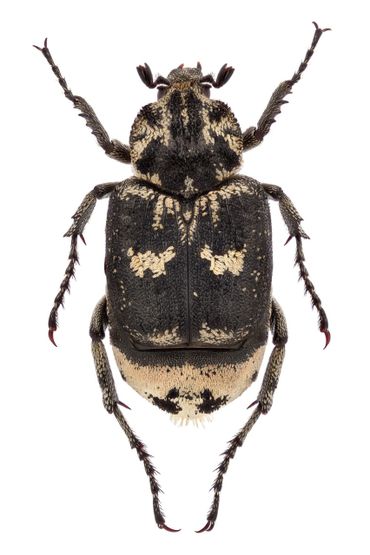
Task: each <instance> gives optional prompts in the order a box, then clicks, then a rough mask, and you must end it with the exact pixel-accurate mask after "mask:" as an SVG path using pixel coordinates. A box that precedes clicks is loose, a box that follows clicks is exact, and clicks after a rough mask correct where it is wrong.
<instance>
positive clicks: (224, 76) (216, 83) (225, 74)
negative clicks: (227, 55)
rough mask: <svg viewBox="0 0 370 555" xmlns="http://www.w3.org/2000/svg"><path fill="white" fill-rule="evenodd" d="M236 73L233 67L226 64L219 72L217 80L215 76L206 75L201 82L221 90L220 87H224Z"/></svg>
mask: <svg viewBox="0 0 370 555" xmlns="http://www.w3.org/2000/svg"><path fill="white" fill-rule="evenodd" d="M234 71H235V69H234V68H233V67H230V66H228V65H227V64H224V65H223V66H222V68H221V69H220V71H219V72H218V74H217V77H216V80H215V79H214V77H213V75H211V74H210V73H209V74H208V75H205V76H204V77H202V79H201V80H200V82H201V83H210V84H211V85H212V87H214V88H215V89H219V88H220V87H223V85H225V83H227V82H228V80H229V79H230V77H231V76H232V74H233V73H234Z"/></svg>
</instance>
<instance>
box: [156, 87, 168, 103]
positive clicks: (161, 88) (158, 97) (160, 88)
mask: <svg viewBox="0 0 370 555" xmlns="http://www.w3.org/2000/svg"><path fill="white" fill-rule="evenodd" d="M167 89H168V87H166V86H163V87H157V91H158V94H157V99H158V100H160V99H161V98H162V96H164V93H165V92H166V90H167Z"/></svg>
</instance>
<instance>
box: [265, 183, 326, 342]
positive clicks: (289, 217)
mask: <svg viewBox="0 0 370 555" xmlns="http://www.w3.org/2000/svg"><path fill="white" fill-rule="evenodd" d="M262 186H263V188H264V190H265V191H266V193H267V194H268V195H269V196H270V197H271V198H273V199H274V200H277V201H278V202H279V208H280V212H281V215H282V217H283V220H284V222H285V224H286V226H287V228H288V231H289V237H288V240H287V242H286V243H288V242H289V241H290V239H292V238H293V237H294V238H295V240H296V256H295V264H296V265H297V266H298V268H299V279H302V280H303V282H304V285H305V292H308V293H309V295H310V297H311V300H312V305H313V306H314V307H315V308H316V310H317V312H318V313H319V328H320V331H321V332H322V333H324V334H325V347H324V349H325V348H326V347H327V346H328V345H329V342H330V332H329V330H328V327H329V323H328V318H327V316H326V313H325V310H324V309H323V307H322V305H321V299H320V297H319V296H318V294H317V293H316V291H315V287H314V285H313V283H312V281H311V280H310V278H309V274H308V270H307V268H306V266H305V263H304V262H305V257H304V254H303V246H302V238H303V239H309V237H308V235H307V234H306V233H305V232H304V231H303V229H302V228H301V226H300V222H301V221H302V219H303V218H302V217H301V216H300V215H299V213H298V211H297V209H296V207H295V206H294V204H293V203H292V201H291V200H290V198H289V197H288V196H287V195H286V194H285V193H284V191H283V190H282V189H281V188H280V187H277V186H276V185H269V184H267V183H262ZM286 243H285V244H286Z"/></svg>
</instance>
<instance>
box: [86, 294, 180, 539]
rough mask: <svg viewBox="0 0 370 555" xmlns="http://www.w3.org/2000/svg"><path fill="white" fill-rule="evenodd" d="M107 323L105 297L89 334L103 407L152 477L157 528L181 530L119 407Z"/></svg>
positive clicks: (151, 467)
mask: <svg viewBox="0 0 370 555" xmlns="http://www.w3.org/2000/svg"><path fill="white" fill-rule="evenodd" d="M107 325H108V316H107V300H106V297H103V298H102V299H101V300H100V301H99V302H98V304H97V305H96V307H95V310H94V312H93V315H92V318H91V323H90V337H91V339H92V353H93V357H94V363H95V368H96V373H97V376H98V381H99V385H100V387H101V390H102V395H103V405H104V408H105V409H106V410H107V411H108V412H109V413H113V414H114V416H115V417H116V419H117V421H118V423H119V425H120V426H121V428H122V430H123V431H124V432H125V434H126V436H127V438H128V440H129V442H130V446H131V449H136V452H137V454H138V457H139V459H140V460H141V461H143V464H144V468H145V472H146V473H147V475H148V477H149V482H150V489H151V492H152V496H153V509H154V518H155V521H156V523H157V525H158V527H159V528H163V529H164V530H167V531H168V532H178V531H179V530H175V529H173V528H170V527H169V526H167V524H166V522H165V517H164V514H163V511H162V509H161V505H160V502H159V493H161V492H162V490H161V488H160V486H159V483H158V481H157V479H156V474H157V470H156V469H155V467H154V466H153V464H152V462H151V460H150V457H151V456H150V455H149V453H148V451H147V449H146V447H145V445H144V443H143V442H142V441H141V440H140V439H139V438H138V437H137V435H136V434H135V433H134V432H133V431H132V429H131V428H130V426H129V424H128V422H127V420H126V419H125V417H124V416H123V414H122V412H121V410H120V408H119V406H118V405H119V404H120V405H123V406H126V407H127V405H124V403H121V402H120V401H119V400H118V395H117V391H116V387H115V385H114V378H113V374H112V371H111V368H110V365H109V360H108V356H107V352H106V350H105V347H104V344H103V341H102V340H103V339H104V336H105V329H106V327H107ZM127 408H128V407H127Z"/></svg>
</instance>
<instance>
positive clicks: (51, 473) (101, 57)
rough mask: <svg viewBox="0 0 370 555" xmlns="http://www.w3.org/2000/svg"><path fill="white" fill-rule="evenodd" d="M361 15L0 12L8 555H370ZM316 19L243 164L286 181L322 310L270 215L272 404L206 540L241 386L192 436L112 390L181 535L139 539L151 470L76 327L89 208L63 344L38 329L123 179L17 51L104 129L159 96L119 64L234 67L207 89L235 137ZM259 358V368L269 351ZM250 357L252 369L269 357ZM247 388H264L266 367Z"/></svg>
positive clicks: (15, 7) (269, 5) (62, 7)
mask: <svg viewBox="0 0 370 555" xmlns="http://www.w3.org/2000/svg"><path fill="white" fill-rule="evenodd" d="M365 6H366V2H360V1H359V0H354V1H352V2H341V1H336V2H334V1H329V0H326V1H325V0H320V1H317V0H310V1H303V2H297V1H295V2H294V1H288V0H279V1H276V2H275V1H273V0H271V1H249V0H245V1H244V2H237V1H235V0H228V1H224V2H220V1H218V0H213V1H212V2H211V1H209V0H207V1H203V2H201V1H197V2H194V1H191V0H188V1H187V2H175V1H173V2H169V3H166V2H163V1H162V0H158V1H156V2H148V1H144V0H142V1H141V2H136V3H131V2H124V1H123V0H122V1H120V2H118V1H113V0H105V1H104V2H96V3H95V2H86V3H85V2H78V1H74V2H71V1H70V0H63V1H61V2H51V1H49V2H46V1H42V0H33V1H32V2H26V1H25V2H21V1H18V2H17V1H15V2H12V3H11V5H10V3H8V6H7V7H5V6H4V5H3V7H2V14H1V27H2V28H1V33H0V36H1V42H2V44H1V50H0V51H1V82H2V84H1V89H0V94H1V97H2V98H1V133H0V138H1V141H2V146H1V153H2V162H1V170H0V171H1V173H2V174H3V175H2V178H1V200H2V202H1V210H2V215H1V226H2V230H1V240H2V247H1V249H2V273H1V280H2V286H1V291H2V317H1V325H2V328H3V329H2V333H1V337H2V349H1V392H0V396H1V398H0V411H1V415H0V418H1V452H2V454H1V458H0V464H1V467H2V468H1V473H0V480H1V482H2V483H1V493H0V505H1V509H0V510H1V511H2V515H1V517H0V522H1V528H2V531H1V534H0V548H1V552H2V553H4V555H13V554H17V555H18V554H22V555H23V554H26V553H27V554H37V555H44V554H45V555H46V554H48V555H49V554H53V555H61V554H63V555H65V554H67V553H68V555H77V554H78V555H81V554H82V555H84V554H103V553H104V554H106V553H131V554H136V553H148V552H151V553H161V554H165V555H167V554H169V553H171V554H172V553H176V554H180V555H182V554H185V553H189V552H193V553H201V552H205V553H211V554H215V555H219V554H220V555H221V554H223V553H225V552H229V553H244V552H246V553H258V555H266V554H270V553H284V555H296V554H300V555H306V554H307V555H308V554H310V555H311V554H312V553H315V554H318V555H321V554H325V555H326V554H328V553H335V554H342V553H350V552H351V553H352V552H353V553H356V554H357V555H362V554H368V553H369V548H370V545H369V543H370V542H369V536H368V518H369V515H368V506H369V480H368V469H369V457H368V439H369V432H368V428H369V410H368V404H369V403H368V391H369V360H368V344H369V340H368V322H369V302H368V266H367V258H368V240H367V237H368V226H367V223H366V221H367V215H368V210H369V203H368V197H369V195H368V187H369V184H368V151H369V147H368V130H369V114H368V106H369V82H368V67H369V40H368V17H367V15H366V12H365ZM313 19H315V20H316V21H317V22H318V23H319V24H320V25H321V26H324V27H326V26H329V27H332V29H333V31H332V32H331V33H326V34H325V35H324V36H323V37H322V39H321V40H320V43H319V45H318V47H317V50H316V52H315V55H314V57H313V59H312V60H311V62H310V65H309V67H308V69H307V71H306V72H305V74H304V77H303V78H302V80H301V82H300V83H299V84H297V85H296V86H295V87H294V92H293V94H292V95H291V96H290V98H289V101H290V103H289V104H288V105H286V106H285V107H284V108H283V113H282V114H281V115H280V116H279V117H278V120H277V122H276V124H274V126H273V127H272V129H271V132H270V134H269V135H268V137H267V138H266V139H265V141H264V144H263V145H261V146H260V147H258V148H257V149H256V150H253V151H251V152H248V153H246V155H245V165H244V168H243V172H244V173H247V174H248V175H251V176H253V177H255V178H257V179H259V180H260V181H264V182H270V183H275V184H277V185H280V186H282V187H283V188H284V190H285V192H286V193H287V194H288V195H289V196H290V197H291V198H292V199H293V201H294V203H295V204H296V206H297V208H298V209H299V211H300V212H301V213H302V215H303V216H304V218H305V221H304V225H303V227H304V229H305V230H306V231H307V233H308V234H309V235H310V237H311V241H306V242H305V244H304V247H305V253H306V259H307V266H308V268H309V271H310V275H311V277H312V280H313V281H314V283H315V286H316V288H317V291H318V293H319V295H320V296H321V298H322V300H323V304H324V307H325V309H326V311H327V313H328V316H329V321H330V329H331V332H332V343H331V344H330V346H329V348H328V349H326V351H323V350H322V347H323V344H324V338H323V336H322V334H320V333H319V332H318V330H317V315H316V314H315V313H314V312H313V311H312V310H311V308H310V301H309V298H308V297H304V296H303V284H302V283H297V276H298V273H297V269H296V268H295V269H294V268H293V259H294V242H293V241H292V242H291V243H289V245H288V246H286V247H283V243H284V240H285V239H286V236H287V231H286V229H285V228H284V225H283V223H282V221H281V219H280V216H279V213H278V210H277V207H276V206H273V207H272V213H273V225H274V234H275V235H274V242H275V261H274V263H275V266H274V294H275V296H276V297H277V299H278V300H279V302H280V303H281V305H282V306H283V308H284V311H285V314H286V317H287V320H288V326H289V344H288V347H287V355H286V360H285V364H284V367H283V372H282V377H281V381H280V384H279V388H278V390H277V392H276V395H275V402H274V406H273V409H272V411H271V412H270V414H269V415H268V416H267V417H262V418H261V419H260V421H259V422H258V424H257V425H256V427H255V428H254V429H253V431H252V433H251V434H250V436H249V437H248V438H247V440H246V443H245V444H244V446H243V448H242V449H240V450H239V452H238V453H237V456H236V458H235V459H234V460H233V461H232V462H231V464H230V469H229V472H228V474H227V476H226V478H225V481H224V489H223V491H222V496H221V507H220V513H219V518H218V521H217V524H216V527H215V529H214V531H212V532H210V533H204V534H202V535H196V534H194V532H193V530H195V529H198V528H200V527H201V526H203V524H204V523H205V521H206V513H207V511H208V508H209V504H210V501H211V494H210V493H209V491H208V490H209V487H210V486H211V483H212V480H213V478H214V474H212V470H213V468H215V466H216V465H217V464H218V462H219V460H220V459H219V457H218V455H219V454H220V453H221V452H222V451H223V450H224V449H225V447H226V442H227V440H228V439H230V438H231V437H232V436H233V435H234V433H236V431H237V430H238V429H239V428H240V427H241V426H242V425H243V424H244V422H245V420H246V418H247V415H248V414H249V412H247V411H246V407H247V405H248V404H249V403H250V402H251V401H253V400H254V399H255V397H256V395H257V391H258V384H259V383H260V380H259V382H258V384H255V385H254V387H253V388H251V390H250V391H247V392H246V393H245V394H244V395H243V396H242V397H241V398H239V399H238V400H237V401H235V402H234V403H232V404H231V405H230V406H228V407H225V408H223V409H222V410H221V411H220V412H219V413H218V414H216V415H215V416H214V418H213V422H212V423H211V424H208V425H207V426H206V427H205V428H195V427H192V426H188V427H182V428H180V427H176V426H174V425H173V424H172V422H170V421H169V418H168V416H167V415H166V414H165V413H162V412H161V411H159V410H157V409H156V408H155V407H152V406H151V405H150V404H149V403H147V402H146V401H145V400H144V399H141V398H140V397H139V396H138V395H137V394H136V393H135V392H134V391H132V390H130V388H129V387H128V386H127V385H125V384H124V383H123V382H122V381H121V380H119V376H118V372H116V377H117V380H116V382H117V386H118V390H119V394H120V397H121V398H122V399H123V400H124V401H125V402H126V403H128V404H129V405H130V406H131V407H132V409H133V410H132V411H131V412H129V413H128V414H127V417H128V419H129V422H130V424H131V425H132V427H133V428H134V430H135V431H136V432H137V433H138V434H139V435H140V437H142V438H143V440H144V441H145V443H146V444H147V446H148V449H149V452H150V453H152V454H154V455H155V464H156V466H157V467H158V468H159V469H160V471H161V474H160V477H159V478H160V483H161V485H162V488H163V489H164V490H165V495H164V496H162V503H163V508H164V510H165V513H166V516H167V522H168V524H169V525H170V526H173V527H181V528H182V532H180V533H179V534H169V533H167V532H165V531H161V530H159V529H157V528H156V526H155V523H154V520H153V517H152V508H151V497H150V492H149V487H148V481H147V477H146V476H145V474H144V471H143V468H142V464H141V463H140V462H139V461H138V460H137V457H136V454H135V453H134V452H133V451H131V450H130V448H129V445H128V442H127V440H126V438H125V437H124V435H123V433H122V431H121V430H120V428H119V426H118V425H117V423H116V421H115V420H114V418H113V417H112V416H109V415H108V414H106V413H105V411H104V409H103V406H102V404H101V398H100V390H99V387H98V384H97V382H96V377H95V375H94V374H95V372H94V367H93V361H92V358H91V354H90V340H89V336H88V327H89V320H90V315H91V312H92V310H93V307H94V306H95V303H96V302H97V301H98V299H99V298H100V297H101V295H102V294H103V292H104V274H103V258H104V225H105V223H104V218H105V213H106V209H107V201H106V200H104V201H100V202H99V203H98V206H97V208H96V210H95V213H94V215H93V217H92V220H91V223H90V224H89V225H88V228H87V229H86V233H85V237H86V240H87V247H84V246H83V245H81V246H80V255H81V266H80V267H78V269H77V281H74V282H73V283H72V295H71V296H67V298H66V303H65V304H66V308H65V310H63V311H61V313H60V329H59V330H58V332H57V334H56V340H57V343H58V345H59V346H58V348H57V349H55V348H54V347H53V346H52V345H51V344H50V343H49V341H48V340H47V318H48V314H49V310H50V308H51V305H52V300H53V298H54V296H55V294H56V293H57V289H58V285H59V283H60V281H61V279H62V276H63V273H64V268H65V266H66V263H67V253H68V250H69V241H68V240H67V239H63V238H62V235H63V233H64V232H65V231H66V230H67V228H68V227H69V225H70V220H69V217H70V216H71V215H72V214H73V212H74V210H75V209H76V208H77V206H78V204H79V203H80V201H81V199H82V198H83V196H84V194H85V193H86V192H87V191H89V190H90V189H91V188H92V187H93V186H94V185H96V184H98V183H101V182H106V181H115V180H121V179H123V178H124V177H127V176H128V175H130V168H129V167H128V166H124V165H122V164H119V163H117V162H115V161H113V160H110V159H109V158H107V157H106V156H105V155H104V153H103V151H102V150H101V149H100V148H99V147H98V145H97V143H96V141H95V139H94V137H93V136H91V135H90V133H89V131H88V129H87V128H85V127H84V124H83V123H84V122H83V121H82V120H81V118H78V117H77V112H76V110H73V108H72V104H71V103H70V102H69V101H67V100H66V99H65V98H64V97H63V94H62V91H61V89H60V87H59V85H58V83H57V81H56V79H55V77H54V75H53V74H52V72H51V69H50V67H48V65H47V63H46V61H45V59H44V58H43V57H42V55H41V54H40V53H39V52H37V51H36V50H35V49H33V48H32V44H38V45H42V43H43V39H44V37H45V36H48V38H49V46H50V49H51V52H52V55H53V57H54V59H55V61H56V62H57V64H58V65H59V66H60V68H61V71H62V74H63V75H65V77H66V78H67V82H68V84H69V85H70V87H71V89H72V90H73V92H74V93H75V94H80V95H82V96H84V97H85V98H86V99H87V100H88V102H90V103H91V104H92V106H93V107H94V109H95V111H96V113H97V114H98V116H99V117H100V119H101V121H102V122H103V124H104V126H105V127H106V129H107V130H108V132H109V134H110V136H111V137H114V138H118V139H120V140H121V141H123V142H127V141H128V136H129V130H130V125H131V123H132V121H133V119H134V117H135V115H136V114H137V112H138V111H139V109H140V108H141V106H142V105H144V104H147V103H149V102H151V101H153V100H154V98H155V93H154V92H153V91H150V90H149V89H147V88H146V87H144V86H143V84H142V83H141V81H140V80H139V78H138V75H137V73H136V70H135V67H136V66H137V65H138V64H141V63H143V62H148V63H149V64H150V65H151V67H152V69H153V71H154V73H157V72H158V73H163V74H167V73H168V72H169V70H170V69H172V68H173V67H176V66H178V65H179V64H180V63H185V65H189V66H191V65H195V64H196V62H197V61H198V60H199V61H201V62H202V65H203V68H204V70H205V71H206V72H208V71H213V72H215V73H217V71H218V70H219V68H220V67H221V65H222V64H223V63H225V62H228V63H229V64H231V65H233V66H234V67H235V68H236V71H235V74H234V75H233V77H232V79H231V81H230V82H229V83H228V84H227V85H226V86H225V87H224V88H223V89H221V90H220V91H214V93H213V96H214V97H216V98H220V99H222V100H224V101H226V102H228V103H229V105H230V106H231V107H232V109H233V111H234V113H235V114H236V116H237V118H238V120H239V121H240V123H241V126H242V128H243V129H245V128H246V127H249V126H250V125H254V124H255V123H256V122H257V120H258V118H259V116H260V115H261V113H262V111H263V109H264V108H265V106H266V103H267V101H268V99H269V97H270V94H271V93H272V91H273V90H274V88H275V87H276V86H277V84H278V83H279V82H280V81H282V80H284V79H288V78H290V77H291V76H292V74H293V71H295V70H296V69H297V67H298V65H299V62H300V61H301V60H302V59H303V57H304V54H305V52H306V49H307V48H308V46H309V44H310V42H311V39H312V35H313V32H314V28H313V26H312V24H311V21H312V20H313ZM266 358H267V357H266ZM265 362H266V359H265ZM261 375H262V374H261Z"/></svg>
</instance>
